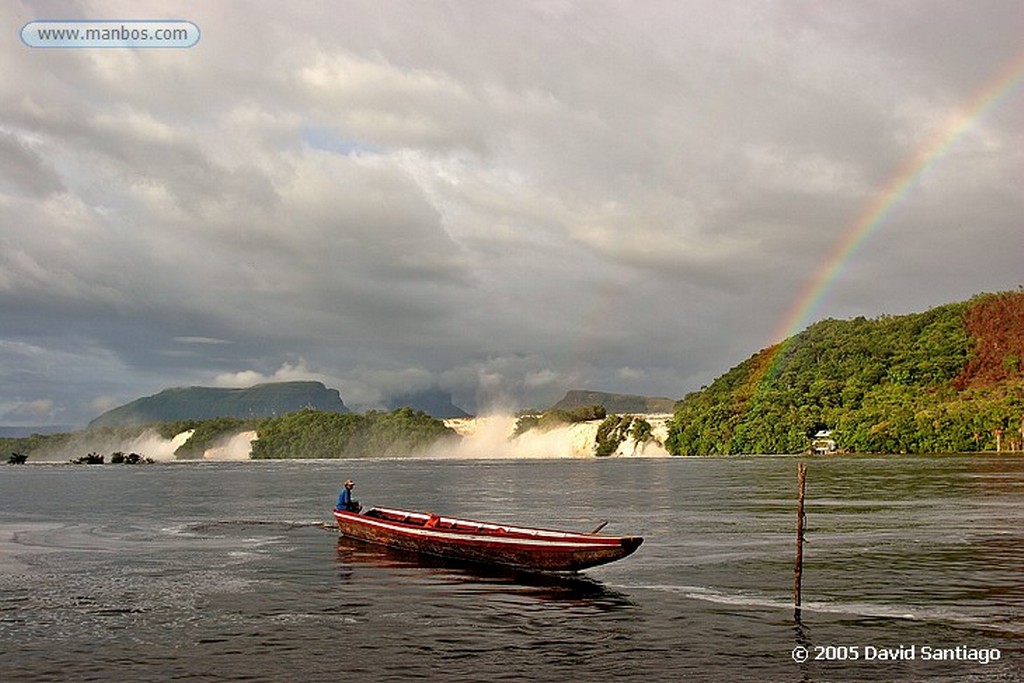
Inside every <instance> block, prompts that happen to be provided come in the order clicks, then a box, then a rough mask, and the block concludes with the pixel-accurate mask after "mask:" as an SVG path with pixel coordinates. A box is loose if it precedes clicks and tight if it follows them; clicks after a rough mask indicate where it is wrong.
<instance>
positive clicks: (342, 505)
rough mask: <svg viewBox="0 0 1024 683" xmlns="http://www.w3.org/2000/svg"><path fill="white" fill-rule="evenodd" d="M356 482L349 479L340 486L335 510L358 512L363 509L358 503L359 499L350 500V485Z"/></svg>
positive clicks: (352, 485)
mask: <svg viewBox="0 0 1024 683" xmlns="http://www.w3.org/2000/svg"><path fill="white" fill-rule="evenodd" d="M355 485H356V484H355V482H354V481H352V480H351V479H348V480H347V481H346V482H345V485H344V486H342V487H341V493H339V494H338V502H337V503H335V505H334V509H335V510H345V511H347V512H359V511H361V510H362V509H363V506H362V505H360V504H359V501H355V500H352V487H354V486H355Z"/></svg>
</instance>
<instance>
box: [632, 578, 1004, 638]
mask: <svg viewBox="0 0 1024 683" xmlns="http://www.w3.org/2000/svg"><path fill="white" fill-rule="evenodd" d="M614 588H616V589H618V590H629V591H643V590H649V591H656V592H662V593H674V594H677V595H681V596H683V597H685V598H688V599H691V600H700V601H703V602H710V603H715V604H720V605H730V606H733V607H760V608H766V609H772V610H776V609H777V610H787V611H789V610H792V609H793V603H792V601H791V600H787V599H776V598H771V597H767V596H762V595H755V594H753V593H744V592H726V591H722V590H718V589H715V588H708V587H706V586H685V585H668V584H616V585H615V586H614ZM800 609H801V611H802V612H804V613H815V612H816V613H820V614H838V615H849V616H857V617H867V618H876V619H897V620H906V621H915V622H923V623H936V624H946V625H950V626H961V627H969V628H974V629H979V630H984V631H991V632H996V633H1003V634H1008V635H1013V636H1021V635H1024V626H1021V625H1017V624H1013V623H1009V622H1005V623H994V620H993V619H990V618H987V617H983V616H975V615H967V614H962V613H958V612H954V611H952V610H948V609H944V608H935V607H929V606H925V605H887V604H879V603H869V602H842V603H840V602H824V601H805V602H804V603H803V604H802V605H801V607H800ZM996 621H998V620H996Z"/></svg>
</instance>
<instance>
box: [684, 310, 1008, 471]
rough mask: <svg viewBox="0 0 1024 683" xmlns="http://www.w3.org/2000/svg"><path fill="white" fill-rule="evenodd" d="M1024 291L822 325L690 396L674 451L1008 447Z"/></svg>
mask: <svg viewBox="0 0 1024 683" xmlns="http://www.w3.org/2000/svg"><path fill="white" fill-rule="evenodd" d="M1022 359H1024V292H1013V293H1002V294H986V295H981V296H978V297H976V298H974V299H972V300H970V301H967V302H962V303H956V304H949V305H946V306H940V307H938V308H934V309H932V310H930V311H927V312H925V313H919V314H913V315H903V316H882V317H880V318H877V319H873V320H868V319H865V318H856V319H854V320H824V321H822V322H819V323H816V324H815V325H812V326H811V327H809V328H807V329H806V330H804V331H803V332H801V333H800V334H798V335H796V336H794V337H791V338H789V339H787V340H786V341H784V342H783V343H781V344H779V345H776V346H773V347H770V348H768V349H765V350H763V351H761V352H759V353H757V354H755V355H754V356H752V357H751V358H749V359H748V360H746V361H744V362H743V363H741V364H740V365H738V366H736V367H735V368H733V369H732V370H730V371H729V372H727V373H726V374H724V375H722V376H721V377H719V378H718V379H717V380H715V382H714V383H712V384H711V386H709V387H706V388H704V389H702V390H701V391H699V392H696V393H693V394H690V395H689V396H687V397H686V398H685V399H684V400H683V401H682V402H681V403H680V405H679V408H678V410H677V411H676V413H675V416H674V419H673V421H672V423H671V425H670V431H669V438H668V442H667V443H666V446H667V447H668V449H669V451H670V452H672V453H674V454H682V455H695V454H732V453H798V452H802V451H805V450H807V449H808V447H809V445H810V441H811V438H812V437H813V435H814V434H815V433H816V432H818V431H819V430H831V432H832V435H831V436H832V438H833V439H834V440H835V441H836V443H837V446H838V448H839V449H840V450H842V451H850V452H885V453H932V452H956V451H975V450H986V449H995V448H996V446H997V438H998V440H999V445H1000V446H1001V447H1002V448H1004V449H1006V448H1008V447H1010V446H1013V445H1015V444H1014V443H1013V442H1014V441H1015V440H1019V439H1020V438H1021V429H1022V420H1024V366H1022Z"/></svg>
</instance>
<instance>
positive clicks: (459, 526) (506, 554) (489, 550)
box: [334, 508, 643, 571]
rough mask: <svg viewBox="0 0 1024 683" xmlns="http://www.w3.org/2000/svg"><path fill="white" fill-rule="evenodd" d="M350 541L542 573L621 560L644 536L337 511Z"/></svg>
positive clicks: (395, 512) (421, 515)
mask: <svg viewBox="0 0 1024 683" xmlns="http://www.w3.org/2000/svg"><path fill="white" fill-rule="evenodd" d="M334 517H335V520H336V521H337V524H338V531H339V532H340V533H341V534H342V535H343V536H346V537H348V538H354V539H357V540H360V541H365V542H368V543H376V544H378V545H383V546H388V547H390V548H398V549H401V550H408V551H413V552H417V553H425V554H428V555H434V556H437V557H444V558H448V559H454V560H460V561H466V562H476V563H482V564H496V565H503V566H509V567H517V568H520V569H531V570H538V571H579V570H581V569H587V568H589V567H596V566H598V565H601V564H607V563H608V562H614V561H615V560H619V559H622V558H623V557H626V556H627V555H630V554H631V553H633V552H634V551H635V550H636V549H637V548H639V547H640V544H641V543H643V538H641V537H639V536H609V535H604V534H579V533H573V532H566V531H555V530H550V529H537V528H531V527H517V526H510V525H502V524H492V523H487V522H477V521H474V520H467V519H458V518H453V517H441V516H437V515H431V514H429V513H422V512H409V511H405V510H397V509H393V508H372V509H370V510H367V511H366V513H363V514H359V513H355V512H347V511H343V510H335V511H334Z"/></svg>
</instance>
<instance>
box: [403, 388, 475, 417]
mask: <svg viewBox="0 0 1024 683" xmlns="http://www.w3.org/2000/svg"><path fill="white" fill-rule="evenodd" d="M386 405H387V409H388V410H398V409H399V408H406V407H409V408H415V409H416V410H422V411H423V412H425V413H427V414H428V415H430V416H431V417H436V418H437V419H439V420H447V419H450V418H455V417H470V414H469V413H467V412H466V411H465V410H463V409H462V408H460V407H458V406H457V405H455V404H454V403H452V395H451V394H450V393H448V392H446V391H441V390H440V389H427V390H425V391H417V392H413V393H409V394H401V395H398V396H392V397H391V398H389V399H388V400H387V401H386Z"/></svg>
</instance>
